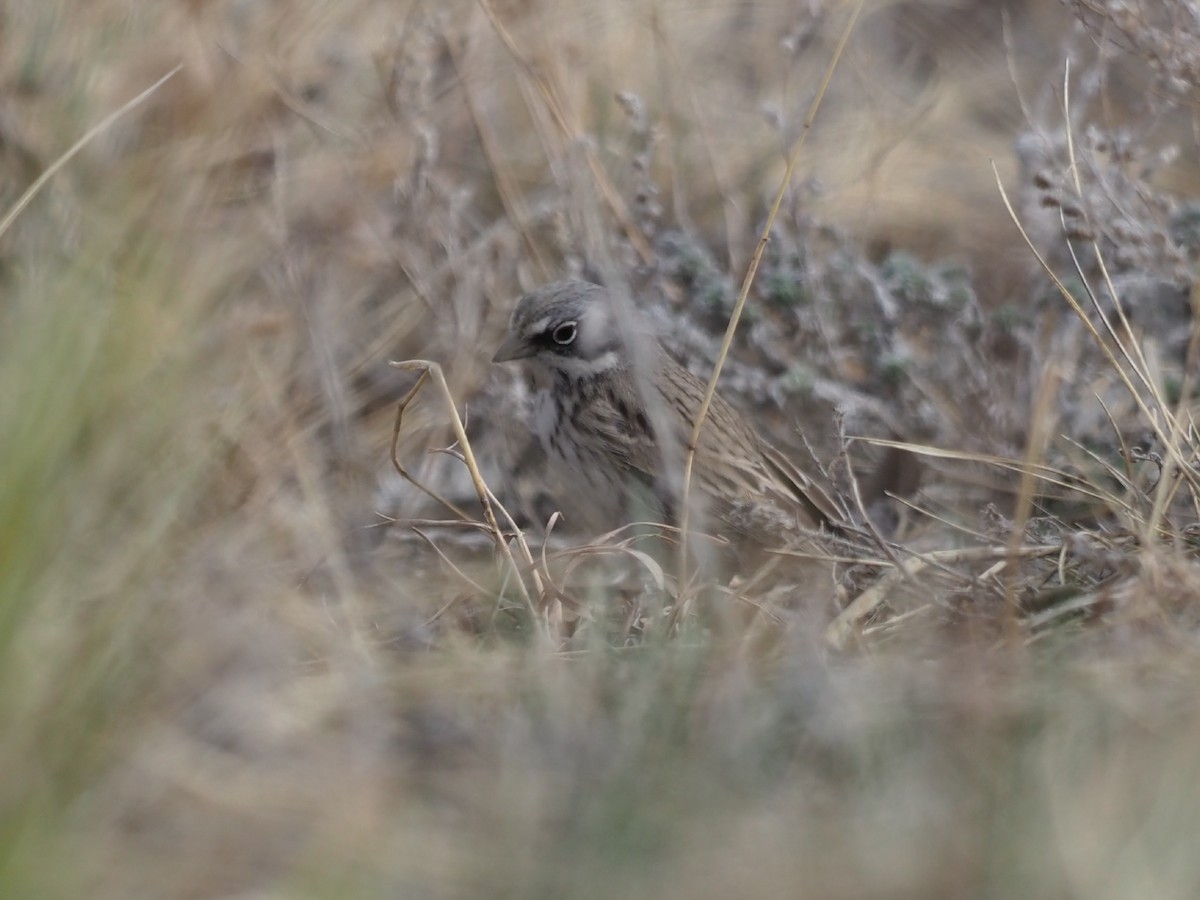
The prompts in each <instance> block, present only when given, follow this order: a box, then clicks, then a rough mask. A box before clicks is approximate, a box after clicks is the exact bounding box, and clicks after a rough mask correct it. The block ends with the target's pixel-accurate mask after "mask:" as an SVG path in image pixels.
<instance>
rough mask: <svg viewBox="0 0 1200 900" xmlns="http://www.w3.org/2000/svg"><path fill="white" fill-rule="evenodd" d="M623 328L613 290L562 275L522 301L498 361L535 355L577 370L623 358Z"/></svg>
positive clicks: (553, 365) (599, 367) (587, 370)
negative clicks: (615, 306) (619, 324)
mask: <svg viewBox="0 0 1200 900" xmlns="http://www.w3.org/2000/svg"><path fill="white" fill-rule="evenodd" d="M621 346H622V343H621V329H620V328H619V327H618V324H617V322H616V319H615V317H614V310H613V306H612V301H611V300H610V298H609V295H608V291H607V290H605V289H604V288H602V287H601V286H600V285H598V284H591V283H590V282H587V281H556V282H554V283H553V284H548V285H545V286H544V287H540V288H538V289H537V290H536V291H533V292H531V293H528V294H526V295H525V296H524V297H522V298H521V299H520V300H518V301H517V308H516V309H515V310H513V314H512V319H511V320H510V321H509V323H508V337H507V339H506V340H505V341H504V343H503V344H501V345H500V349H499V350H497V351H496V355H495V356H493V357H492V362H494V363H499V362H508V361H509V360H514V359H533V360H535V361H536V362H538V363H541V364H542V365H544V366H546V367H548V368H550V369H554V370H559V371H564V372H567V373H570V374H573V375H590V374H595V373H597V372H602V371H605V370H607V369H612V368H616V367H617V366H619V365H620V364H621V359H622V353H621Z"/></svg>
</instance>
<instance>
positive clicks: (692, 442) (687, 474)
mask: <svg viewBox="0 0 1200 900" xmlns="http://www.w3.org/2000/svg"><path fill="white" fill-rule="evenodd" d="M863 3H864V0H858V2H857V3H856V4H855V5H854V9H853V10H852V12H851V13H850V19H849V21H848V22H847V23H846V27H845V29H844V30H843V31H842V34H841V37H840V38H839V40H838V44H837V47H836V48H835V49H834V51H833V57H832V58H831V59H830V61H829V65H828V66H827V67H826V69H825V75H824V77H823V78H822V80H821V85H820V87H819V88H818V89H817V93H816V96H814V97H813V101H812V104H811V105H810V106H809V109H808V114H807V115H806V116H805V118H804V123H803V125H802V126H801V128H800V135H799V137H797V139H796V143H795V144H794V145H793V146H792V152H791V154H790V155H789V156H788V161H787V167H786V168H785V169H784V173H783V178H782V179H781V180H780V184H779V190H778V191H777V192H776V193H775V200H774V202H773V203H772V204H771V210H770V212H769V213H768V214H767V221H766V223H765V224H764V225H763V230H762V234H761V235H760V237H759V239H758V244H757V246H755V248H754V255H753V256H751V258H750V265H749V267H748V268H747V270H746V276H745V278H743V279H742V287H741V290H740V291H738V296H737V301H736V302H735V303H734V305H733V312H732V313H731V314H730V316H729V324H728V325H727V326H726V328H725V336H724V338H722V340H721V349H720V351H719V352H718V353H717V359H716V362H715V363H714V364H713V370H712V374H711V375H710V376H709V379H708V386H707V387H706V388H705V391H704V399H703V400H702V401H701V403H700V409H699V410H698V411H697V413H696V420H695V422H693V423H692V432H691V435H690V436H689V437H688V445H687V454H686V456H685V457H684V464H683V487H682V489H681V491H680V510H681V511H680V516H679V532H680V541H679V564H678V565H679V576H678V579H677V580H678V583H679V584H680V585H684V584H687V580H688V579H687V543H688V542H687V535H688V524H689V523H688V518H689V515H688V513H689V508H690V506H691V504H690V503H689V502H688V501H689V495H690V492H691V486H692V468H693V466H694V464H695V461H696V447H697V446H698V445H699V442H700V430H701V429H702V428H703V427H704V422H705V420H706V419H707V418H708V410H709V407H711V406H712V400H713V396H714V395H715V394H716V392H717V382H718V381H719V380H720V378H721V369H722V368H723V367H724V365H725V360H726V358H727V357H728V356H729V350H730V348H731V347H732V346H733V337H734V334H735V333H736V332H737V327H738V323H739V322H740V321H741V318H742V311H743V310H744V309H745V308H746V301H747V299H748V298H749V296H750V288H751V286H752V285H753V284H754V277H755V275H756V274H757V273H758V267H759V265H760V264H761V263H762V258H763V254H764V253H766V250H767V243H768V241H770V239H771V232H772V231H773V230H774V228H775V219H776V218H777V217H778V216H779V210H780V208H781V207H782V206H783V201H784V198H785V197H786V196H787V192H788V188H790V187H791V184H792V176H793V174H794V173H795V171H796V164H797V163H798V162H799V160H800V151H801V150H802V149H803V147H804V142H805V139H806V138H807V137H808V133H809V131H810V130H811V129H812V125H813V122H814V121H815V120H816V116H817V112H818V110H820V108H821V101H822V100H823V99H824V97H825V92H826V91H827V90H828V88H829V84H830V82H831V81H832V80H833V73H834V72H835V71H837V66H838V63H839V62H840V61H841V59H842V55H843V53H844V52H845V50H846V45H847V44H848V43H849V42H850V36H851V34H853V33H854V27H855V25H856V24H857V23H858V18H859V15H860V14H861V13H862V8H863ZM685 606H686V604H685V603H684V602H683V601H682V600H681V601H680V603H679V604H678V605H677V606H676V608H675V609H674V610H673V611H672V615H671V626H672V628H674V627H675V626H676V625H677V623H678V619H679V617H680V616H682V615H683V613H684V612H685Z"/></svg>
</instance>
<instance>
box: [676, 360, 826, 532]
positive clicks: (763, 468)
mask: <svg viewBox="0 0 1200 900" xmlns="http://www.w3.org/2000/svg"><path fill="white" fill-rule="evenodd" d="M662 376H663V377H662V382H661V384H662V386H663V398H664V400H665V401H666V403H667V405H668V406H669V407H670V408H671V410H672V411H673V413H674V417H673V418H674V419H675V422H674V426H675V428H676V434H677V436H678V442H679V445H680V448H681V450H680V452H681V453H682V452H683V451H682V448H683V447H684V446H685V445H686V441H687V439H688V438H689V437H690V436H691V429H692V423H693V422H694V421H695V416H696V413H697V412H698V411H699V409H700V404H701V401H702V400H703V398H704V392H705V389H706V387H707V385H706V384H705V383H704V382H703V381H701V380H700V379H699V378H697V377H696V376H695V375H693V374H692V373H691V372H689V371H688V370H687V369H685V368H683V367H682V366H680V365H678V364H677V363H675V362H674V361H673V360H671V359H669V358H668V357H666V356H665V354H664V358H663V371H662ZM692 478H693V484H695V485H696V486H697V487H698V488H699V489H700V490H701V491H702V492H703V493H704V494H705V495H707V497H708V498H710V500H713V501H715V502H716V504H717V505H718V507H720V506H722V505H726V504H730V503H737V502H739V501H748V502H750V503H766V504H769V505H771V506H773V507H776V508H778V509H781V510H784V511H789V512H800V513H802V514H803V515H804V517H805V518H806V519H808V522H807V523H806V524H808V525H809V526H812V527H817V526H820V525H825V526H827V527H829V528H831V529H837V528H838V527H839V526H840V525H841V524H842V523H843V522H844V520H845V516H844V514H842V513H841V512H840V511H839V509H838V507H837V505H836V504H835V503H834V502H833V500H832V499H831V498H830V496H829V494H828V493H827V492H826V491H825V490H824V489H823V488H821V487H820V486H819V485H818V484H817V483H816V482H815V481H814V480H813V479H812V478H811V477H810V476H808V475H806V474H805V473H804V472H802V471H801V470H800V469H799V468H798V467H797V466H796V465H794V464H793V463H792V462H791V461H790V460H789V459H788V458H787V457H786V456H784V455H783V454H782V453H781V452H780V451H778V450H777V449H775V448H774V447H773V446H771V445H770V444H769V443H767V442H766V441H765V440H763V439H762V438H761V437H759V435H758V433H757V432H756V431H755V430H754V429H753V428H752V427H751V426H750V425H749V424H748V423H747V422H746V420H745V419H744V418H743V417H742V416H741V414H740V413H738V411H737V410H736V409H734V408H733V407H732V406H730V405H729V403H727V402H726V401H725V400H724V399H723V398H722V397H721V396H720V395H719V394H718V395H716V396H714V397H713V401H712V404H711V405H710V407H709V411H708V417H707V419H706V420H705V424H704V428H703V429H702V430H701V432H700V441H699V445H698V446H697V448H696V460H695V464H694V466H693V473H692ZM714 511H719V509H718V510H714Z"/></svg>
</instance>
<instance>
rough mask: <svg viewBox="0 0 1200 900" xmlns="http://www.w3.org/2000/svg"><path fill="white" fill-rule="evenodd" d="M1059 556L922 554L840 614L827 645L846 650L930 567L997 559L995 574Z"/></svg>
mask: <svg viewBox="0 0 1200 900" xmlns="http://www.w3.org/2000/svg"><path fill="white" fill-rule="evenodd" d="M1058 552H1059V548H1058V547H1056V546H1049V547H1015V548H1014V547H967V548H965V549H962V550H939V551H935V552H933V553H923V554H920V555H917V556H914V557H912V558H911V559H908V560H905V562H904V565H903V566H902V567H901V568H900V569H896V570H893V571H892V572H889V573H888V574H887V575H885V576H884V577H883V578H881V579H880V580H879V581H877V582H876V583H875V584H873V585H871V587H869V588H867V589H866V590H865V591H863V592H862V593H861V594H859V595H858V596H857V597H855V598H854V599H853V600H851V601H850V603H848V604H847V605H846V608H845V609H843V610H842V611H841V612H840V613H838V615H837V618H835V619H834V620H833V621H832V622H830V623H829V625H828V627H827V628H826V629H825V642H826V643H827V644H829V646H830V647H832V648H833V649H835V650H844V649H845V648H846V647H847V646H848V645H849V643H850V640H851V638H852V637H853V636H854V634H855V633H856V632H857V630H858V626H859V625H860V624H861V623H862V622H863V621H865V620H866V619H867V618H869V617H870V616H871V615H872V614H874V613H875V611H876V610H878V609H879V608H880V607H881V606H883V605H884V604H885V603H886V602H887V598H888V594H889V592H890V591H891V590H892V589H893V588H894V587H895V586H896V585H898V584H899V583H900V582H901V581H903V580H905V579H908V578H913V577H915V576H916V575H918V574H919V573H921V572H923V571H925V570H926V569H928V568H930V567H934V566H937V567H946V566H952V565H954V564H955V563H963V562H978V561H980V560H987V559H996V560H998V563H997V565H996V566H994V567H993V569H992V570H991V573H992V574H996V573H997V572H999V571H1000V570H1001V569H1002V568H1004V567H1006V566H1007V565H1008V564H1009V563H1010V561H1011V560H1015V559H1036V558H1038V557H1045V556H1053V555H1055V554H1056V553H1058Z"/></svg>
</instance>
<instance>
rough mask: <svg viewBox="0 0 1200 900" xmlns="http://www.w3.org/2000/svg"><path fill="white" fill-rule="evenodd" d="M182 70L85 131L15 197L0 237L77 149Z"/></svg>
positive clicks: (2, 222)
mask: <svg viewBox="0 0 1200 900" xmlns="http://www.w3.org/2000/svg"><path fill="white" fill-rule="evenodd" d="M182 68H183V65H182V64H181V65H178V66H176V67H175V68H173V69H172V70H171V71H169V72H168V73H167V74H166V75H164V76H162V78H160V79H158V81H156V82H154V84H152V85H150V87H148V88H146V89H145V90H144V91H142V92H141V93H140V94H138V95H137V96H136V97H134V98H133V99H132V100H130V101H129V102H128V103H125V104H124V105H123V106H121V107H119V108H118V109H116V110H114V111H113V112H111V113H109V114H108V115H107V116H105V117H104V118H103V119H101V120H100V121H99V122H97V123H96V124H95V125H93V126H92V127H91V128H89V129H88V130H87V131H86V132H84V135H83V137H81V138H80V139H79V140H77V141H76V142H75V143H74V144H72V145H71V146H70V147H69V148H68V149H67V152H66V153H64V154H62V156H60V157H59V158H58V159H56V160H55V161H54V162H53V163H51V164H50V165H49V166H47V167H46V171H44V172H43V173H42V174H41V175H39V176H38V177H37V178H36V179H35V180H34V182H33V184H31V185H30V186H29V187H28V188H26V189H25V192H24V193H23V194H21V196H20V197H18V198H17V202H16V203H14V204H13V205H12V209H10V210H9V211H8V213H7V214H6V215H5V216H4V218H3V219H0V238H2V237H4V235H5V234H6V233H7V232H8V229H9V228H11V227H12V224H13V222H15V221H16V220H17V217H18V216H20V215H21V213H22V212H23V211H24V210H25V208H26V207H27V206H29V204H30V203H32V202H33V198H34V197H36V196H37V195H38V194H39V193H40V192H41V190H42V188H44V187H45V186H46V184H47V182H49V181H50V179H51V178H53V177H54V176H55V175H57V174H58V173H59V171H61V170H62V168H63V167H64V166H65V165H66V164H67V163H69V162H70V161H71V160H72V159H74V158H75V156H76V155H77V154H78V153H79V151H80V150H82V149H83V148H84V147H86V146H87V145H88V144H90V143H91V142H92V141H93V140H95V139H96V138H97V137H99V136H100V135H101V134H103V133H104V132H106V131H107V130H108V129H109V128H111V127H112V126H113V125H114V124H115V123H116V122H117V121H118V120H119V119H121V117H123V116H124V115H125V114H126V113H128V112H130V111H132V110H134V109H136V108H137V107H139V106H141V105H142V104H143V103H144V102H145V101H146V100H148V99H149V98H150V96H151V95H152V94H153V93H154V92H155V91H157V90H158V89H159V88H160V87H162V86H163V85H164V84H166V83H167V82H168V81H170V80H171V79H172V78H174V77H175V76H176V75H178V74H179V72H180V70H181V69H182Z"/></svg>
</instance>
